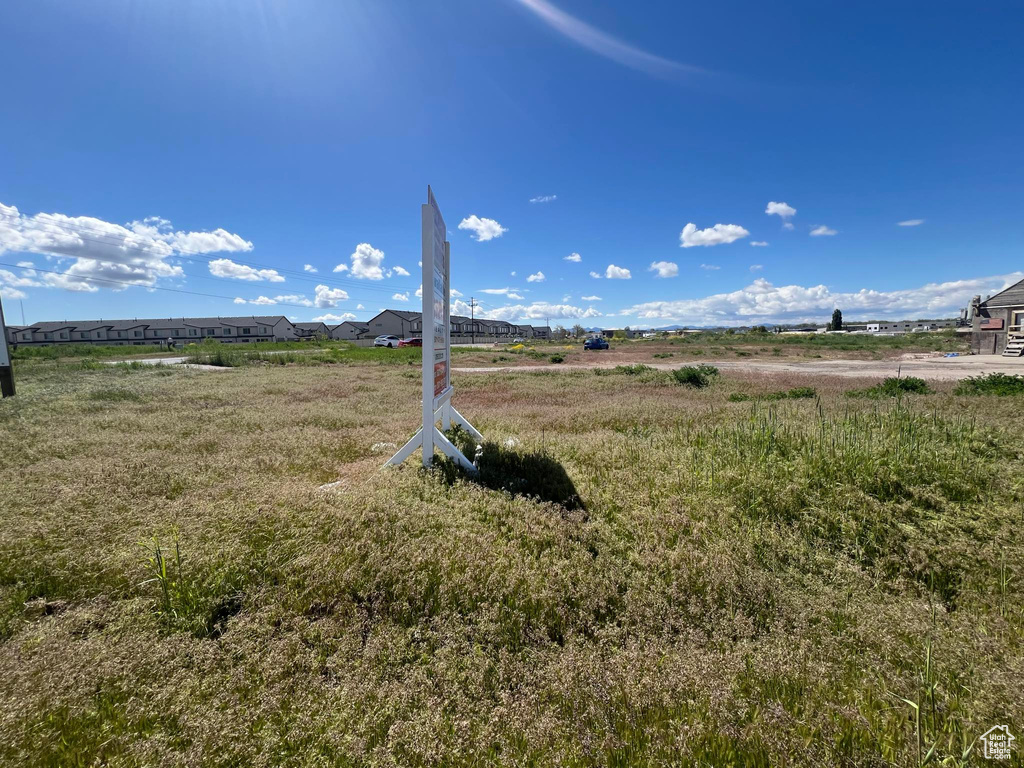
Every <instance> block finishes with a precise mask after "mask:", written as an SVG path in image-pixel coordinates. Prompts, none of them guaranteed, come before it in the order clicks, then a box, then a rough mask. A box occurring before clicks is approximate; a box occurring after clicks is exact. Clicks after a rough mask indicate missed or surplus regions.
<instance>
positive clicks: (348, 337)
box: [330, 320, 370, 341]
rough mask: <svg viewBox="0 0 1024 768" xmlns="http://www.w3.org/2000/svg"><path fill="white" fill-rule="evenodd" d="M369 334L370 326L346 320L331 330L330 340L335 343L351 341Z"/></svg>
mask: <svg viewBox="0 0 1024 768" xmlns="http://www.w3.org/2000/svg"><path fill="white" fill-rule="evenodd" d="M369 334H370V326H369V325H367V324H366V323H356V322H353V321H352V320H346V321H345V322H343V323H338V324H337V325H336V326H334V327H333V328H331V332H330V335H331V338H332V339H334V340H335V341H353V340H355V339H362V338H365V337H367V336H369Z"/></svg>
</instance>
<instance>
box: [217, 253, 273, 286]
mask: <svg viewBox="0 0 1024 768" xmlns="http://www.w3.org/2000/svg"><path fill="white" fill-rule="evenodd" d="M210 274H211V275H213V276H214V277H225V278H230V279H234V280H248V281H251V282H262V281H266V282H268V283H283V282H284V278H283V277H282V276H281V275H280V274H278V272H277V270H276V269H256V268H255V267H250V266H249V265H248V264H238V263H237V262H234V261H232V260H231V259H214V260H213V261H211V262H210Z"/></svg>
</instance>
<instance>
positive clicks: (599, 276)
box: [590, 270, 604, 280]
mask: <svg viewBox="0 0 1024 768" xmlns="http://www.w3.org/2000/svg"><path fill="white" fill-rule="evenodd" d="M590 276H591V277H592V278H594V279H595V280H600V279H601V278H602V277H604V275H602V274H601V273H600V272H595V271H593V270H591V271H590Z"/></svg>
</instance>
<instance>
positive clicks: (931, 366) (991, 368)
mask: <svg viewBox="0 0 1024 768" xmlns="http://www.w3.org/2000/svg"><path fill="white" fill-rule="evenodd" d="M701 362H703V361H701ZM707 363H708V364H709V365H714V366H715V367H717V368H719V369H721V370H723V371H743V372H745V373H764V374H768V375H770V374H788V375H792V374H804V375H808V376H841V377H846V378H857V379H865V378H867V379H870V378H879V379H881V378H885V377H886V376H895V375H897V373H899V374H900V375H901V376H917V377H919V378H922V379H926V380H929V381H958V380H960V379H965V378H967V377H968V376H980V375H983V374H986V373H996V372H1002V373H1008V374H1017V375H1024V358H1005V357H1001V356H997V355H980V356H972V357H967V356H964V357H931V356H927V355H906V356H904V358H902V359H896V360H808V361H803V360H801V361H794V360H778V361H775V360H708V361H707ZM646 364H647V365H650V366H651V367H652V368H658V369H660V370H670V369H673V368H679V367H680V363H679V362H676V363H646ZM614 367H615V364H614V363H608V364H596V365H533V366H521V367H519V366H516V367H508V368H453V369H452V370H453V371H455V372H457V373H492V372H495V371H504V372H509V371H543V370H560V371H564V370H590V369H593V368H614Z"/></svg>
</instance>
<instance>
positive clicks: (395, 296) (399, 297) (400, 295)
mask: <svg viewBox="0 0 1024 768" xmlns="http://www.w3.org/2000/svg"><path fill="white" fill-rule="evenodd" d="M391 298H392V299H394V300H395V301H408V300H409V292H408V291H406V292H405V293H395V294H392V296H391Z"/></svg>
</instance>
